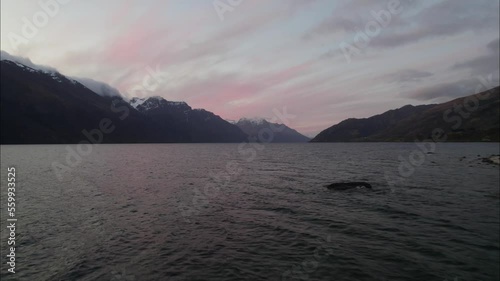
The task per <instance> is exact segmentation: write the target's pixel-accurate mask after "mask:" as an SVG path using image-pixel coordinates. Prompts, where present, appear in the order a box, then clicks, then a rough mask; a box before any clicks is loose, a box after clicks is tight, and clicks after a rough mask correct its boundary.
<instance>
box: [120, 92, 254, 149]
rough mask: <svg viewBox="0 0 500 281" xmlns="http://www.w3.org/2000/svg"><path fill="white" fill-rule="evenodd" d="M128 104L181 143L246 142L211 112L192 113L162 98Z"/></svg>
mask: <svg viewBox="0 0 500 281" xmlns="http://www.w3.org/2000/svg"><path fill="white" fill-rule="evenodd" d="M130 104H131V105H132V106H133V107H135V108H136V109H137V110H138V111H139V112H141V113H143V114H144V115H146V116H148V117H150V118H151V119H152V120H154V121H155V122H156V123H158V124H162V126H163V127H164V129H165V130H169V131H172V132H176V134H178V135H181V136H182V141H183V142H242V141H245V140H246V139H247V135H246V134H245V133H243V132H242V131H241V130H240V129H239V128H238V127H237V126H235V125H233V124H231V123H229V122H227V121H225V120H224V119H222V118H221V117H219V116H217V115H215V114H213V113H212V112H209V111H206V110H203V109H192V108H191V107H190V106H189V105H188V104H187V103H185V102H172V101H167V100H165V99H163V98H162V97H149V98H145V99H139V98H132V99H131V100H130Z"/></svg>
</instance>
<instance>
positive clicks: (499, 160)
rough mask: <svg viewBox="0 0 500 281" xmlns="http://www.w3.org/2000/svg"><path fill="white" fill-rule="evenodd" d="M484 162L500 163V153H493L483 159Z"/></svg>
mask: <svg viewBox="0 0 500 281" xmlns="http://www.w3.org/2000/svg"><path fill="white" fill-rule="evenodd" d="M481 160H482V161H483V162H484V163H488V164H496V165H500V155H491V156H490V157H486V158H483V159H481Z"/></svg>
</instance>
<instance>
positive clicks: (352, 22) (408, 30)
mask: <svg viewBox="0 0 500 281" xmlns="http://www.w3.org/2000/svg"><path fill="white" fill-rule="evenodd" d="M370 2H371V3H366V2H364V1H359V2H358V1H350V3H348V4H346V5H344V6H341V7H340V8H338V9H335V10H334V11H333V13H332V15H331V16H330V17H329V18H327V19H325V20H324V21H323V22H321V23H320V24H318V25H317V26H315V27H314V28H312V29H311V30H309V31H308V32H307V33H306V34H304V35H303V36H302V38H303V39H312V38H314V37H316V36H319V35H327V34H332V33H336V32H339V31H345V32H349V33H351V34H350V35H349V38H346V39H348V41H350V39H352V37H354V36H355V34H356V32H357V31H359V30H361V31H363V30H364V28H365V25H366V23H368V22H369V21H372V20H374V18H373V16H372V15H371V12H378V11H380V10H383V9H387V8H386V7H385V3H386V2H384V1H383V2H378V1H370ZM422 5H423V4H422V3H417V2H416V1H413V2H409V1H404V0H402V1H401V7H402V8H403V12H402V13H401V14H398V15H392V19H391V21H390V23H389V25H388V26H387V27H385V28H384V30H383V32H382V33H381V34H380V35H379V36H377V37H374V38H372V40H371V42H370V47H374V48H393V47H398V46H402V45H406V44H411V43H415V42H417V41H420V40H424V39H430V38H434V37H445V36H452V35H457V34H461V33H464V32H467V31H475V32H482V31H485V30H494V29H497V28H498V21H499V15H498V10H499V5H498V1H490V0H476V1H474V7H473V8H472V7H471V1H468V0H443V1H440V2H437V3H435V4H433V5H430V6H426V7H422Z"/></svg>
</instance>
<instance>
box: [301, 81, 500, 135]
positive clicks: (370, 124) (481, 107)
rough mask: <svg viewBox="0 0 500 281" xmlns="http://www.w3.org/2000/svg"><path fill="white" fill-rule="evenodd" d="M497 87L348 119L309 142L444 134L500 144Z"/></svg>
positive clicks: (499, 104)
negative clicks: (443, 101)
mask: <svg viewBox="0 0 500 281" xmlns="http://www.w3.org/2000/svg"><path fill="white" fill-rule="evenodd" d="M499 89H500V88H499V87H497V88H494V89H491V90H489V91H486V92H483V93H479V94H476V95H471V96H468V97H463V98H458V99H455V100H452V101H449V102H446V103H442V104H430V105H420V106H412V105H406V106H404V107H401V108H399V109H394V110H389V111H387V112H385V113H382V114H380V115H375V116H372V117H370V118H363V119H354V118H351V119H347V120H344V121H342V122H340V123H339V124H336V125H333V126H331V127H330V128H328V129H326V130H324V131H322V132H321V133H319V134H318V135H317V136H316V137H315V138H313V139H312V140H311V142H363V141H373V142H383V141H387V142H393V141H403V142H407V141H415V140H420V141H422V140H424V139H431V138H432V132H433V130H434V129H441V130H443V131H442V132H443V134H445V135H446V138H447V141H496V142H498V141H499V139H500V138H499V130H500V124H499V118H500V114H499V110H500V103H499Z"/></svg>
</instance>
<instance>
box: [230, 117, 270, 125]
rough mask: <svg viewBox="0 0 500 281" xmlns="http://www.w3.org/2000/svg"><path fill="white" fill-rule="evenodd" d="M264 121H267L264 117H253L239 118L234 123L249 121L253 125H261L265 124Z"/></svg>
mask: <svg viewBox="0 0 500 281" xmlns="http://www.w3.org/2000/svg"><path fill="white" fill-rule="evenodd" d="M266 122H267V120H266V119H264V118H258V117H255V118H241V119H240V120H239V121H238V122H236V123H251V124H253V125H262V124H265V123H266Z"/></svg>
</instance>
